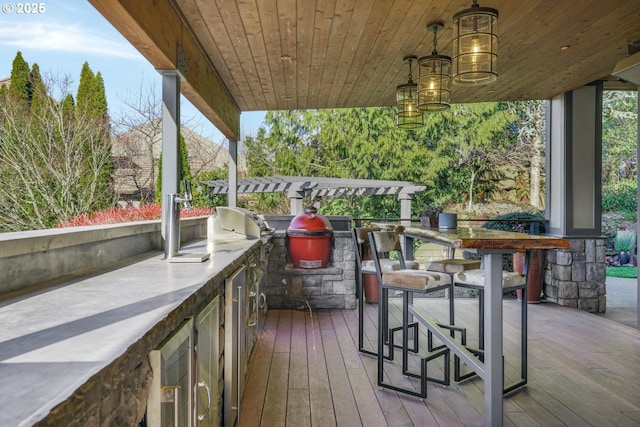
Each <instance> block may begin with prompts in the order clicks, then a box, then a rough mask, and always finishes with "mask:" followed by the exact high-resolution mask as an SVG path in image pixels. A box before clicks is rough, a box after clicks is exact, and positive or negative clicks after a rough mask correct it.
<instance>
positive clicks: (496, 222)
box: [482, 212, 545, 233]
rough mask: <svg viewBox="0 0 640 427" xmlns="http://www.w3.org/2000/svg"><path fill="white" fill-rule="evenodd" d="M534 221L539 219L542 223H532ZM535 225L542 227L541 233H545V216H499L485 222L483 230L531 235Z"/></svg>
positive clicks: (516, 214) (530, 214)
mask: <svg viewBox="0 0 640 427" xmlns="http://www.w3.org/2000/svg"><path fill="white" fill-rule="evenodd" d="M533 219H539V220H541V221H540V222H537V221H535V222H531V221H530V220H533ZM534 223H537V224H538V226H539V227H540V228H539V229H540V233H544V231H545V228H544V216H543V215H541V214H536V213H530V212H511V213H508V214H504V215H498V216H497V217H495V218H494V219H493V220H491V221H487V222H485V223H484V225H483V226H482V228H487V229H490V230H503V231H515V232H518V233H529V230H530V229H531V226H532V224H534Z"/></svg>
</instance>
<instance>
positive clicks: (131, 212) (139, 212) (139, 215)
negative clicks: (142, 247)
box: [56, 204, 212, 228]
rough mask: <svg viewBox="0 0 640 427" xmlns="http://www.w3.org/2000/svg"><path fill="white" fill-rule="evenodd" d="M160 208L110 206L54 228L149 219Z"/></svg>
mask: <svg viewBox="0 0 640 427" xmlns="http://www.w3.org/2000/svg"><path fill="white" fill-rule="evenodd" d="M211 213H212V210H211V209H209V208H191V209H181V210H180V217H181V218H186V217H195V216H203V215H211ZM161 215H162V208H161V207H160V205H156V204H152V205H144V206H140V207H137V208H110V209H106V210H103V211H96V212H92V213H90V214H86V215H80V216H77V217H75V218H72V219H70V220H68V221H64V222H61V223H59V224H57V225H56V228H66V227H80V226H84V225H101V224H119V223H122V222H132V221H150V220H157V219H160V218H161Z"/></svg>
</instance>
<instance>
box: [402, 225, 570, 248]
mask: <svg viewBox="0 0 640 427" xmlns="http://www.w3.org/2000/svg"><path fill="white" fill-rule="evenodd" d="M402 234H403V235H406V236H408V237H414V238H417V239H423V240H429V241H432V242H436V243H441V244H444V245H447V246H451V247H453V248H460V249H510V250H513V249H515V250H527V249H569V248H570V246H569V242H568V241H567V240H566V239H563V238H561V237H554V236H539V235H533V234H524V233H515V232H511V231H501V230H488V229H484V228H472V227H459V228H457V229H455V230H442V229H437V228H423V227H407V228H405V229H404V231H402Z"/></svg>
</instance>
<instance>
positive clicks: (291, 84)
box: [276, 0, 298, 110]
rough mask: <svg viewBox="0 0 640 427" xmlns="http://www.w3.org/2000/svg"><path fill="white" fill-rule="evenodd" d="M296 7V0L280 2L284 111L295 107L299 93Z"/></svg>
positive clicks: (279, 17) (279, 24)
mask: <svg viewBox="0 0 640 427" xmlns="http://www.w3.org/2000/svg"><path fill="white" fill-rule="evenodd" d="M296 6H297V4H296V0H278V28H279V31H280V67H281V68H282V71H281V72H282V75H283V76H284V90H283V92H281V93H279V94H278V95H279V96H280V97H281V99H282V101H283V102H282V104H281V105H282V108H281V109H284V110H289V109H290V108H291V106H293V105H295V99H296V96H295V94H296V93H297V92H298V79H297V78H296V76H297V74H298V59H297V51H296V43H297V25H296ZM276 60H277V59H276Z"/></svg>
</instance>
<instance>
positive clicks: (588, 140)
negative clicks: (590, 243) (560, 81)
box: [547, 83, 602, 236]
mask: <svg viewBox="0 0 640 427" xmlns="http://www.w3.org/2000/svg"><path fill="white" fill-rule="evenodd" d="M548 105H549V106H550V110H551V111H550V112H548V115H547V123H548V124H547V127H548V128H550V130H548V138H547V144H548V145H547V153H548V154H547V162H548V163H547V212H548V215H549V229H548V230H547V232H548V233H550V234H555V235H560V236H599V235H600V232H601V223H600V222H601V221H600V218H601V210H602V196H601V193H602V191H601V189H602V177H601V171H602V154H601V153H602V83H597V84H592V85H587V86H583V87H580V88H578V89H575V90H573V91H571V92H566V93H563V94H561V95H559V96H557V97H555V98H554V99H552V100H551V102H550V103H549V104H548Z"/></svg>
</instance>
